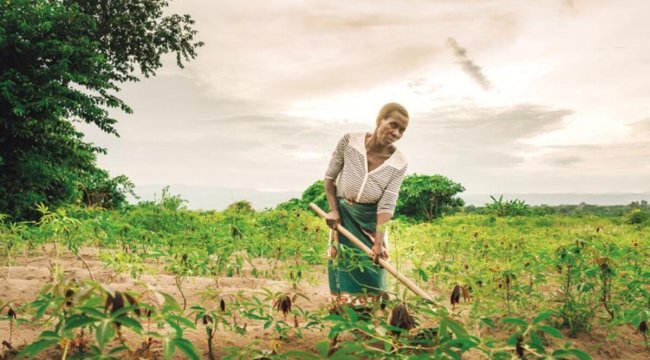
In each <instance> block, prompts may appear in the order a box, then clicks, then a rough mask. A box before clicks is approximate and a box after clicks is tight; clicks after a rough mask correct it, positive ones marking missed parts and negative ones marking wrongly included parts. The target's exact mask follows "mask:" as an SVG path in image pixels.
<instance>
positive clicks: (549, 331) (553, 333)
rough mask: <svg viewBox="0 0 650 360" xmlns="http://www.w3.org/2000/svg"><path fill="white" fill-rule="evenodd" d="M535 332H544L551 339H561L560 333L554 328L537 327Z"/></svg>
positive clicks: (546, 326)
mask: <svg viewBox="0 0 650 360" xmlns="http://www.w3.org/2000/svg"><path fill="white" fill-rule="evenodd" d="M537 330H539V331H543V332H545V333H547V334H549V335H551V336H553V337H556V338H558V339H561V338H563V336H562V333H561V332H560V330H558V329H556V328H554V327H552V326H548V325H542V326H540V327H538V328H537Z"/></svg>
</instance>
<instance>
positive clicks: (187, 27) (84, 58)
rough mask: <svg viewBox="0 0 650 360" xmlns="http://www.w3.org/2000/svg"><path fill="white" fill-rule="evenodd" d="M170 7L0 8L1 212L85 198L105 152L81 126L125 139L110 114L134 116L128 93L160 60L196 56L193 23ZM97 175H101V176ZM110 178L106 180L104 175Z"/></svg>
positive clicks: (88, 0) (65, 0)
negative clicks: (85, 185)
mask: <svg viewBox="0 0 650 360" xmlns="http://www.w3.org/2000/svg"><path fill="white" fill-rule="evenodd" d="M167 6H168V3H167V1H164V0H110V1H108V0H12V1H9V0H0V54H1V56H0V212H3V213H9V214H12V215H14V216H17V217H29V216H30V215H33V210H32V209H33V208H34V206H35V204H36V203H38V202H45V203H47V204H48V205H50V206H56V205H59V204H61V203H64V202H69V201H72V200H74V199H79V198H80V197H81V196H82V195H81V194H82V191H81V190H80V189H79V184H80V182H81V181H83V180H84V179H89V178H92V177H93V175H92V174H93V173H97V172H99V170H100V169H98V168H97V167H96V165H95V162H96V155H97V154H98V153H103V152H104V150H103V149H100V148H98V147H96V146H94V145H92V144H88V143H85V142H84V141H83V140H82V139H83V135H82V134H81V133H80V132H78V131H76V129H75V128H74V126H73V122H85V123H88V124H94V125H96V126H98V127H99V128H100V129H101V130H103V131H105V132H107V133H111V134H115V135H118V134H117V131H116V130H115V127H114V125H115V123H116V122H117V120H116V119H114V118H112V117H110V116H109V114H108V109H109V108H118V109H121V110H123V111H124V112H126V113H131V109H130V108H129V106H128V105H127V104H125V103H124V102H123V101H122V100H120V99H119V98H118V97H117V96H116V93H117V92H119V90H120V84H122V83H124V82H128V81H138V77H137V76H136V69H137V70H139V72H140V74H141V75H143V76H145V77H149V76H153V75H155V73H156V71H157V70H158V69H159V68H160V67H161V66H162V63H161V56H163V55H164V54H167V53H173V54H175V55H176V62H177V64H178V65H179V66H180V67H183V61H189V60H190V59H193V58H195V57H196V52H195V50H196V48H198V47H200V46H202V45H203V44H202V43H201V42H197V41H195V40H194V36H195V35H196V30H194V29H193V27H192V26H193V24H194V21H193V20H192V19H191V18H190V16H189V15H182V16H181V15H177V14H172V15H169V16H163V10H164V8H166V7H167ZM95 175H97V174H95ZM97 176H101V174H99V175H97Z"/></svg>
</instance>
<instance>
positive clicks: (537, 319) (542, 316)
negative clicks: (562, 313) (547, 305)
mask: <svg viewBox="0 0 650 360" xmlns="http://www.w3.org/2000/svg"><path fill="white" fill-rule="evenodd" d="M553 315H555V312H554V311H544V312H543V313H541V314H539V315H537V316H536V317H535V319H533V325H537V324H539V323H540V322H542V321H544V320H546V319H548V318H550V317H551V316H553Z"/></svg>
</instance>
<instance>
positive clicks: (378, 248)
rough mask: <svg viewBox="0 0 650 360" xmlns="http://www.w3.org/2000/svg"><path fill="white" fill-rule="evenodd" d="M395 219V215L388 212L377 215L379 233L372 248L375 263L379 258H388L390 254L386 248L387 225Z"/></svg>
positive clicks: (376, 233) (377, 232)
mask: <svg viewBox="0 0 650 360" xmlns="http://www.w3.org/2000/svg"><path fill="white" fill-rule="evenodd" d="M392 218H393V215H392V214H391V213H388V212H380V213H379V214H377V231H376V232H375V244H374V245H373V246H372V252H373V254H374V255H373V259H374V261H375V262H378V261H379V257H381V258H383V259H386V258H388V252H387V251H386V247H385V246H384V234H385V225H386V224H387V223H388V222H389V221H390V219H392Z"/></svg>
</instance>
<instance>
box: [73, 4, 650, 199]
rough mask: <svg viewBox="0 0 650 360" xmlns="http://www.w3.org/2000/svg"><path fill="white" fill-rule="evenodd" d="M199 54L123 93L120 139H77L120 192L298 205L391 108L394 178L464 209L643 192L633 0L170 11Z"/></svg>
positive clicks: (639, 60) (94, 133)
mask: <svg viewBox="0 0 650 360" xmlns="http://www.w3.org/2000/svg"><path fill="white" fill-rule="evenodd" d="M170 11H173V12H176V13H184V14H185V13H186V14H190V15H191V16H192V17H193V18H194V19H195V20H196V29H197V30H198V39H199V40H201V41H203V42H205V46H204V47H202V48H200V49H198V57H197V58H196V59H195V60H194V61H192V62H190V63H188V64H187V65H186V67H185V68H184V69H180V68H178V67H176V66H175V61H174V58H173V57H167V58H165V59H164V64H165V66H164V67H163V68H162V69H161V70H160V71H159V72H158V73H157V76H155V77H153V78H148V79H143V80H142V81H140V82H137V83H129V84H125V85H124V86H123V88H122V91H121V92H120V93H119V95H118V96H120V97H121V98H122V99H123V100H124V101H125V102H126V103H127V104H129V105H130V106H131V107H132V108H133V110H134V113H133V114H125V113H121V112H117V111H112V112H111V114H112V115H113V116H114V117H115V118H117V119H118V120H119V123H118V125H117V130H118V132H119V134H120V137H119V138H117V137H114V136H112V135H107V134H104V133H102V132H101V131H100V130H98V129H96V128H92V127H90V126H80V127H81V129H82V130H83V131H84V132H85V133H86V139H87V140H90V141H92V142H94V143H96V144H98V145H100V146H103V147H105V148H106V149H107V150H108V154H107V155H102V156H100V157H99V159H98V163H99V165H100V166H101V167H103V168H106V169H108V170H109V171H110V173H111V174H112V175H118V174H125V175H127V176H128V177H129V178H131V180H132V181H133V182H134V183H135V184H136V185H138V186H147V185H159V184H162V185H164V184H180V185H184V186H195V187H221V188H234V189H238V188H250V189H257V190H262V191H297V192H301V191H302V190H304V189H305V188H306V187H307V186H308V185H309V184H311V183H313V182H314V181H316V180H318V179H322V178H323V176H324V173H325V169H326V167H327V164H328V162H329V158H330V156H331V153H332V151H333V150H334V147H335V146H336V143H337V141H338V140H339V139H340V137H341V136H342V135H343V134H344V133H346V132H353V131H372V130H373V128H374V121H375V119H376V116H377V112H378V111H379V109H380V108H381V106H382V105H383V104H385V103H387V102H393V101H395V102H399V103H401V104H402V105H404V106H405V107H406V108H407V109H408V111H409V114H410V124H409V127H408V129H407V130H406V133H405V135H404V137H403V138H402V139H401V140H400V141H399V142H398V143H397V144H396V145H397V146H398V147H399V148H400V150H401V151H402V152H403V153H404V154H405V155H406V157H407V159H408V161H409V168H408V173H418V174H428V175H433V174H442V175H445V176H447V177H449V178H451V179H452V180H454V181H457V182H460V183H461V184H463V185H464V186H465V188H466V193H468V194H499V193H612V192H642V191H647V190H648V189H649V187H648V184H650V161H648V160H649V159H650V101H648V100H649V96H648V94H650V67H649V66H648V64H650V41H648V40H647V39H650V25H649V24H648V21H647V14H648V13H650V2H648V1H647V0H626V1H605V0H589V1H587V0H583V1H579V0H575V1H559V0H558V1H550V0H549V1H546V0H538V1H530V0H517V1H477V0H453V1H452V0H448V1H432V0H427V1H418V0H401V1H382V0H372V1H350V0H346V1H307V0H300V1H290V0H270V1H259V2H251V1H222V0H219V1H215V0H203V1H199V0H176V1H175V2H172V3H171V5H170Z"/></svg>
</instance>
